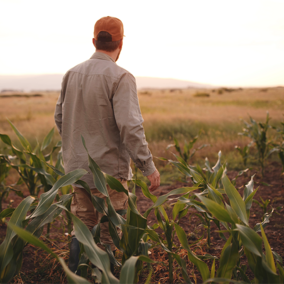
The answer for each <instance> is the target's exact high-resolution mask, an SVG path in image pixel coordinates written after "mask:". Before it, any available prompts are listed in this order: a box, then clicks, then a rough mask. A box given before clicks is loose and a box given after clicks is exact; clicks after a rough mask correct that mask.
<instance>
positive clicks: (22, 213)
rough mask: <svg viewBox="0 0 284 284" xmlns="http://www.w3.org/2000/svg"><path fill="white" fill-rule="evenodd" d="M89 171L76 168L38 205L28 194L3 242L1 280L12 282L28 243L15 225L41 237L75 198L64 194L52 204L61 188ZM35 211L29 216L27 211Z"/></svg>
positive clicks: (10, 222) (44, 194) (0, 250)
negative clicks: (63, 207)
mask: <svg viewBox="0 0 284 284" xmlns="http://www.w3.org/2000/svg"><path fill="white" fill-rule="evenodd" d="M84 174H86V171H85V170H75V171H73V172H71V173H69V174H67V175H65V176H63V177H61V178H60V179H59V180H58V181H56V182H55V184H54V185H53V187H52V188H51V189H50V190H49V191H47V192H45V193H43V194H42V195H41V196H40V198H39V202H38V203H37V205H36V206H35V209H34V210H31V209H32V208H33V207H34V205H35V204H34V201H35V198H34V197H33V196H28V197H27V198H25V199H24V200H23V201H22V202H21V203H20V204H19V206H18V207H17V208H16V209H15V210H14V212H13V214H12V216H11V219H10V220H9V222H8V228H7V232H6V237H5V239H4V241H3V242H2V244H1V245H0V282H1V283H7V282H9V281H10V280H11V279H12V278H13V276H14V275H16V274H17V273H18V272H19V271H20V269H21V265H22V261H23V259H22V258H23V248H24V246H25V245H26V242H24V241H23V240H22V239H21V238H19V236H18V235H16V233H15V232H14V231H13V229H12V227H13V226H16V227H17V228H18V227H19V228H20V229H22V230H24V231H25V232H27V233H29V234H31V235H34V236H36V237H39V236H40V235H41V234H42V230H43V227H44V225H46V224H48V223H50V222H52V220H53V219H54V218H55V217H56V216H58V215H59V214H60V212H61V211H62V208H61V207H59V206H64V205H66V203H68V201H69V200H70V199H71V198H72V194H68V195H62V196H61V197H60V199H59V201H58V202H57V203H55V204H52V203H53V201H54V199H55V197H56V195H57V192H58V190H59V188H60V187H62V186H66V185H69V184H73V183H74V182H76V181H77V180H78V179H79V178H80V177H81V176H83V175H84ZM31 211H32V212H31ZM28 212H31V213H30V215H28V216H27V217H26V214H27V213H28Z"/></svg>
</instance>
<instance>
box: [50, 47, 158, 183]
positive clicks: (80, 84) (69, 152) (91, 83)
mask: <svg viewBox="0 0 284 284" xmlns="http://www.w3.org/2000/svg"><path fill="white" fill-rule="evenodd" d="M55 121H56V124H57V126H58V129H59V132H60V134H61V136H62V143H63V145H62V150H63V161H64V168H65V171H66V173H68V172H70V171H72V170H75V169H78V168H84V169H86V170H88V171H89V168H88V157H87V153H86V150H85V149H84V147H83V144H82V140H81V135H82V136H83V137H84V139H85V141H86V146H87V148H88V150H89V153H90V155H91V157H92V158H93V159H94V160H95V161H96V162H97V163H98V165H99V166H100V168H101V169H102V170H103V171H104V172H106V173H108V174H110V175H112V176H114V177H116V178H123V179H126V180H129V179H131V177H132V173H131V169H130V157H131V158H132V159H133V161H134V162H135V163H136V164H137V165H138V167H139V168H140V169H141V170H142V171H143V172H144V174H145V175H149V174H151V173H152V172H153V171H155V166H154V164H153V162H152V156H151V153H150V151H149V149H148V146H147V142H146V140H145V135H144V130H143V127H142V122H143V119H142V116H141V112H140V108H139V103H138V98H137V91H136V83H135V78H134V77H133V76H132V75H131V74H130V73H129V72H128V71H126V70H124V69H123V68H121V67H119V66H118V65H116V63H115V62H114V60H113V59H112V58H111V57H110V56H108V55H107V54H104V53H101V52H96V53H95V54H94V55H93V56H92V57H91V59H89V60H87V61H85V62H83V63H81V64H79V65H77V66H75V67H74V68H72V69H70V70H69V71H68V72H67V73H66V75H65V76H64V79H63V83H62V92H61V96H60V98H59V100H58V102H57V106H56V112H55ZM83 180H85V181H86V182H87V183H88V184H89V186H90V187H94V184H93V178H92V175H91V174H88V175H86V176H84V177H83Z"/></svg>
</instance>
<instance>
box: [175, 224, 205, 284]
mask: <svg viewBox="0 0 284 284" xmlns="http://www.w3.org/2000/svg"><path fill="white" fill-rule="evenodd" d="M175 228H176V233H177V236H178V239H179V241H180V243H181V244H182V246H183V248H184V249H186V250H187V252H188V258H189V260H190V261H191V262H192V263H193V264H194V265H195V266H196V267H197V269H198V271H199V272H200V274H201V276H202V280H203V281H206V280H207V279H208V278H209V276H210V272H209V269H208V266H207V264H206V263H205V262H203V261H202V260H201V259H199V258H198V257H197V256H196V255H194V254H193V253H192V251H191V250H190V248H189V245H188V242H187V238H186V234H185V232H184V230H183V229H182V228H181V227H180V226H179V225H178V224H175Z"/></svg>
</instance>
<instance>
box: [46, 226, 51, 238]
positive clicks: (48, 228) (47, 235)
mask: <svg viewBox="0 0 284 284" xmlns="http://www.w3.org/2000/svg"><path fill="white" fill-rule="evenodd" d="M49 233H50V223H48V224H47V233H46V237H47V238H49Z"/></svg>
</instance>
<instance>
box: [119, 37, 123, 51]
mask: <svg viewBox="0 0 284 284" xmlns="http://www.w3.org/2000/svg"><path fill="white" fill-rule="evenodd" d="M122 46H123V39H121V42H120V44H119V48H120V49H122Z"/></svg>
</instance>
